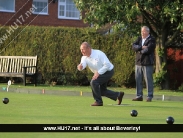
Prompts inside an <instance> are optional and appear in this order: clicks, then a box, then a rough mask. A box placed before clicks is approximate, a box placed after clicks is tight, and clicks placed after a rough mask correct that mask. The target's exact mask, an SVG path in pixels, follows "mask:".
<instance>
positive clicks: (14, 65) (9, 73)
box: [0, 56, 37, 86]
mask: <svg viewBox="0 0 183 138" xmlns="http://www.w3.org/2000/svg"><path fill="white" fill-rule="evenodd" d="M0 76H1V77H20V78H22V80H23V85H24V86H26V84H27V83H26V78H27V77H32V78H33V80H34V82H33V83H34V84H35V86H36V85H37V81H36V79H37V78H36V76H37V56H0Z"/></svg>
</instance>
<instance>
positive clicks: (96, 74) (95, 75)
mask: <svg viewBox="0 0 183 138" xmlns="http://www.w3.org/2000/svg"><path fill="white" fill-rule="evenodd" d="M99 75H100V74H98V72H95V74H94V75H93V77H92V80H96V79H97V78H98V76H99Z"/></svg>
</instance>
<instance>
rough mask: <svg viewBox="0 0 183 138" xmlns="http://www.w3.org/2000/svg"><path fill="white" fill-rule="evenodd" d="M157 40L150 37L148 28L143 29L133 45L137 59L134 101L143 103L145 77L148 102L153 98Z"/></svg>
mask: <svg viewBox="0 0 183 138" xmlns="http://www.w3.org/2000/svg"><path fill="white" fill-rule="evenodd" d="M155 47H156V40H155V38H154V37H152V36H151V35H150V30H149V28H148V27H147V26H143V27H142V28H141V36H140V37H138V38H137V40H136V41H135V42H134V43H133V45H132V49H133V50H134V51H135V52H136V59H135V80H136V98H134V99H132V101H143V77H144V79H145V82H146V88H147V92H148V95H147V99H146V101H147V102H151V101H152V98H153V93H154V89H153V65H154V51H155Z"/></svg>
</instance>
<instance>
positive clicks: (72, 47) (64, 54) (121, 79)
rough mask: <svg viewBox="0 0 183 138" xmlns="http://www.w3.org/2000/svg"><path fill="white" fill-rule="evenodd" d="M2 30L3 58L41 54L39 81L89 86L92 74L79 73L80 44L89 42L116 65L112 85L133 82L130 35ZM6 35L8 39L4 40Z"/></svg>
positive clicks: (64, 29)
mask: <svg viewBox="0 0 183 138" xmlns="http://www.w3.org/2000/svg"><path fill="white" fill-rule="evenodd" d="M10 29H12V28H10V27H3V28H1V30H0V55H7V56H8V55H9V56H10V55H13V56H33V55H38V71H39V74H38V81H39V82H40V83H48V84H51V83H52V82H57V84H60V85H68V84H71V85H87V84H88V80H90V79H91V76H92V74H91V72H90V71H89V69H86V70H84V71H82V72H80V71H78V70H77V65H78V64H79V62H80V59H81V56H82V55H81V52H80V44H81V43H82V42H84V41H87V42H89V43H90V44H91V46H92V48H94V49H100V50H102V51H104V52H105V53H106V55H107V56H108V57H109V59H110V60H111V62H112V63H113V64H114V66H115V75H114V76H113V78H112V80H111V82H113V83H110V85H118V86H122V85H125V86H127V85H129V84H131V83H133V82H134V81H135V80H134V66H135V65H134V61H135V54H134V52H132V50H131V44H132V41H133V40H132V38H131V37H129V36H128V35H127V33H125V32H123V33H118V34H113V35H110V34H108V35H101V34H98V33H96V31H95V30H94V29H91V28H67V27H40V26H39V27H38V26H27V27H26V26H19V27H17V28H16V29H14V30H13V31H12V30H11V33H10V31H8V30H10ZM5 35H7V36H8V37H7V38H6V39H5V40H4V39H2V38H3V37H4V36H5Z"/></svg>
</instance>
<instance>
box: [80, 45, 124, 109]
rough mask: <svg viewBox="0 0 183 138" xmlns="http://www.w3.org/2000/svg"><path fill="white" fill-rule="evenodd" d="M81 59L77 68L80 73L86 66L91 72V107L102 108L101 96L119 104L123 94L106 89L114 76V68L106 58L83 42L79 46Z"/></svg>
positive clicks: (102, 53) (103, 54)
mask: <svg viewBox="0 0 183 138" xmlns="http://www.w3.org/2000/svg"><path fill="white" fill-rule="evenodd" d="M80 50H81V53H82V55H83V56H82V58H81V62H80V64H79V65H78V66H77V68H78V70H79V71H81V70H83V69H85V68H86V67H87V66H88V67H89V69H90V70H91V71H92V72H93V77H92V80H91V82H90V85H91V89H92V94H93V98H94V100H95V102H94V103H93V104H91V106H103V100H102V96H106V97H108V98H110V99H112V100H114V101H116V100H118V105H120V104H121V102H122V99H123V96H124V92H114V91H111V90H108V89H107V83H108V81H109V80H110V79H111V78H112V76H113V74H114V66H113V64H112V63H111V62H110V61H109V59H108V58H107V56H106V54H105V53H104V52H102V51H100V50H96V49H92V48H91V46H90V44H89V43H87V42H83V43H82V44H81V46H80Z"/></svg>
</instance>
